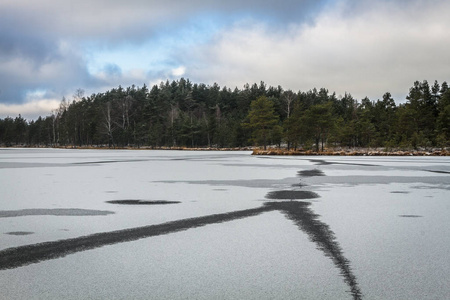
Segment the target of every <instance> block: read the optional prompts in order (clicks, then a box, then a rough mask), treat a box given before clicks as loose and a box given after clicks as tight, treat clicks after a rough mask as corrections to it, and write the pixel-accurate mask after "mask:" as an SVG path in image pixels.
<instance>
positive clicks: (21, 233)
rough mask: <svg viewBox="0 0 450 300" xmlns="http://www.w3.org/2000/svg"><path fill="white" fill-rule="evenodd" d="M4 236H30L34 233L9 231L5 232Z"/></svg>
mask: <svg viewBox="0 0 450 300" xmlns="http://www.w3.org/2000/svg"><path fill="white" fill-rule="evenodd" d="M5 234H9V235H30V234H34V232H31V231H11V232H5Z"/></svg>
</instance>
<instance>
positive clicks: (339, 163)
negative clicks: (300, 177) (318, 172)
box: [309, 159, 379, 167]
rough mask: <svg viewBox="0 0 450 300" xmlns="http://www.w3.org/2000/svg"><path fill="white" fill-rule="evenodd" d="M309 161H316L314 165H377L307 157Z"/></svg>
mask: <svg viewBox="0 0 450 300" xmlns="http://www.w3.org/2000/svg"><path fill="white" fill-rule="evenodd" d="M309 161H310V162H313V163H316V165H322V166H326V165H349V166H363V167H379V165H374V164H360V163H343V162H330V161H326V160H323V159H309Z"/></svg>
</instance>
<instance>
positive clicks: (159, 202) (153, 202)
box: [106, 200, 181, 205]
mask: <svg viewBox="0 0 450 300" xmlns="http://www.w3.org/2000/svg"><path fill="white" fill-rule="evenodd" d="M106 203H111V204H125V205H164V204H178V203H181V202H180V201H166V200H148V201H145V200H111V201H106Z"/></svg>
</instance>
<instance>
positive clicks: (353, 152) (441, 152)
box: [252, 148, 450, 156]
mask: <svg viewBox="0 0 450 300" xmlns="http://www.w3.org/2000/svg"><path fill="white" fill-rule="evenodd" d="M252 155H268V156H271V155H284V156H450V151H448V150H446V149H433V150H390V151H386V150H381V149H365V148H361V149H358V148H353V149H338V150H337V149H336V150H335V149H329V150H325V151H319V152H315V151H312V150H287V149H267V150H261V149H254V150H253V153H252Z"/></svg>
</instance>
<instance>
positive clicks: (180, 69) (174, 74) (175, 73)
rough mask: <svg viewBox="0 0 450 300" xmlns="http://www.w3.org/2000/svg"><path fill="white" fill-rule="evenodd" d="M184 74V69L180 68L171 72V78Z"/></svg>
mask: <svg viewBox="0 0 450 300" xmlns="http://www.w3.org/2000/svg"><path fill="white" fill-rule="evenodd" d="M185 73H186V67H184V66H180V67H178V68H175V69H173V70H172V76H175V77H181V76H183V75H184V74H185Z"/></svg>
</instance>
